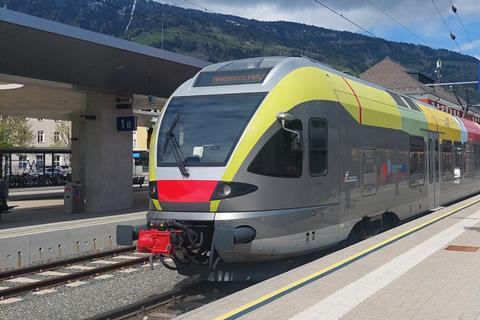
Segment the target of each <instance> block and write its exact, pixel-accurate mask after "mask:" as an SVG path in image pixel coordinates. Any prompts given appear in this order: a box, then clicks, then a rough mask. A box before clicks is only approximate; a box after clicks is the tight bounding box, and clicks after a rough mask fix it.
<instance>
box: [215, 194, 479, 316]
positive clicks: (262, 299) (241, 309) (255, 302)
mask: <svg viewBox="0 0 480 320" xmlns="http://www.w3.org/2000/svg"><path fill="white" fill-rule="evenodd" d="M479 202H480V199H477V200H475V201H472V202H469V203H467V204H465V205H462V206H460V207H458V208H456V209H453V210H451V211H449V212H447V213H444V214H442V215H440V216H438V217H436V218H434V219H432V220H429V221H427V222H424V223H422V224H420V225H418V226H415V227H413V228H411V229H408V230H406V231H404V232H401V233H399V234H397V235H395V236H393V237H391V238H388V239H386V240H383V241H380V242H379V243H377V244H374V245H373V246H371V247H369V248H367V249H365V250H362V251H360V252H357V253H356V254H354V255H351V256H350V257H348V258H345V259H343V260H340V261H338V262H336V263H334V264H332V265H330V266H328V267H326V268H323V269H322V270H320V271H317V272H314V273H311V274H309V275H308V276H306V277H304V278H302V279H299V280H297V281H294V282H292V283H290V284H287V285H285V286H283V287H281V288H279V289H277V290H275V291H272V292H270V293H267V294H265V295H263V296H261V297H259V298H257V299H255V300H253V301H250V302H248V303H246V304H244V305H242V306H240V307H238V308H236V309H233V310H231V311H229V312H227V313H224V314H222V315H221V316H218V317H216V318H215V320H221V319H229V318H232V317H233V318H235V317H236V316H237V315H239V314H240V313H242V312H244V311H245V310H247V309H249V308H252V307H255V306H256V305H258V304H260V303H262V302H265V301H267V300H268V299H271V298H274V297H275V296H277V295H280V294H282V293H284V292H286V291H288V290H291V289H293V288H294V287H296V286H299V285H301V284H303V283H305V282H307V281H310V280H312V279H313V278H316V277H319V276H321V275H322V274H325V273H327V272H329V271H332V270H334V269H336V268H338V267H340V266H342V265H344V264H347V263H349V262H351V261H352V260H355V259H357V258H359V257H361V256H363V255H365V254H367V253H369V252H371V251H375V250H377V249H379V248H380V247H382V246H385V245H387V244H389V243H391V242H394V241H396V240H398V239H400V238H403V237H405V236H407V235H408V234H410V233H414V232H415V231H418V230H420V229H422V228H425V227H426V226H428V225H431V224H433V223H435V222H437V221H439V220H442V219H444V218H446V217H448V216H450V215H452V214H454V213H457V212H458V211H461V210H463V209H465V208H468V207H470V206H472V205H474V204H476V203H479Z"/></svg>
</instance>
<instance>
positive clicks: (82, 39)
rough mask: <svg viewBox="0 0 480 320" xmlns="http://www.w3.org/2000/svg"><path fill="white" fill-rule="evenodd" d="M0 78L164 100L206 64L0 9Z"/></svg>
mask: <svg viewBox="0 0 480 320" xmlns="http://www.w3.org/2000/svg"><path fill="white" fill-rule="evenodd" d="M0 41H1V43H4V44H8V45H1V46H0V57H1V59H0V74H2V73H3V74H9V75H15V76H22V77H28V78H35V79H42V80H48V81H55V82H61V83H68V84H73V85H77V86H80V87H83V88H93V89H95V90H97V91H106V92H113V93H121V94H129V93H137V94H145V95H150V94H151V95H156V96H160V97H168V96H170V94H171V93H172V92H173V91H174V90H175V89H176V88H177V87H178V86H179V85H180V84H182V83H183V82H184V81H185V80H187V79H189V78H191V77H192V76H194V75H195V73H196V72H198V71H199V70H200V69H201V68H203V67H205V66H207V65H208V64H209V63H208V62H205V61H202V60H198V59H195V58H192V57H187V56H183V55H180V54H176V53H173V52H169V51H165V50H160V49H156V48H153V47H148V46H145V45H141V44H138V43H134V42H131V41H126V40H123V39H119V38H115V37H111V36H107V35H104V34H100V33H96V32H92V31H88V30H84V29H80V28H76V27H72V26H68V25H65V24H61V23H57V22H53V21H49V20H45V19H41V18H38V17H34V16H30V15H26V14H22V13H18V12H15V11H12V10H8V9H5V8H0Z"/></svg>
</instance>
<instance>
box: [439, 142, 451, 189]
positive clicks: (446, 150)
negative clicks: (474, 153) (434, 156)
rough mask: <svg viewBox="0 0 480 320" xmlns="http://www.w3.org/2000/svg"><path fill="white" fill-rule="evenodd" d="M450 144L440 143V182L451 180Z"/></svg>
mask: <svg viewBox="0 0 480 320" xmlns="http://www.w3.org/2000/svg"><path fill="white" fill-rule="evenodd" d="M452 176H453V169H452V142H451V141H448V140H444V141H443V142H442V180H444V181H448V180H452Z"/></svg>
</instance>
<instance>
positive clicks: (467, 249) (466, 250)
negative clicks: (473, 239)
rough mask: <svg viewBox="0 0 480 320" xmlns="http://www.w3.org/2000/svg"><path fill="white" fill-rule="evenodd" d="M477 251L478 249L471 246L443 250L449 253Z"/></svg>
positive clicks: (451, 247)
mask: <svg viewBox="0 0 480 320" xmlns="http://www.w3.org/2000/svg"><path fill="white" fill-rule="evenodd" d="M478 249H479V247H471V246H448V247H446V248H445V250H449V251H461V252H475V251H477V250H478Z"/></svg>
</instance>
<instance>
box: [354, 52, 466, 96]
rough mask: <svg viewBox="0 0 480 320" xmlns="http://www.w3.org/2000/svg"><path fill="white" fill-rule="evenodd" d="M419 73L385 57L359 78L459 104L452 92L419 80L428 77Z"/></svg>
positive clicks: (400, 90) (389, 87)
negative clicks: (429, 85) (427, 84)
mask: <svg viewBox="0 0 480 320" xmlns="http://www.w3.org/2000/svg"><path fill="white" fill-rule="evenodd" d="M419 74H420V73H419V72H414V71H412V70H409V69H408V68H406V67H405V66H403V65H401V64H400V63H398V62H395V61H393V60H392V59H390V58H389V57H386V58H385V59H383V60H382V61H380V62H378V63H377V64H375V65H374V66H373V67H371V68H370V69H368V70H366V71H365V72H363V73H362V74H360V78H361V79H364V80H366V81H370V82H374V83H377V84H379V85H381V86H384V87H386V88H388V89H392V90H395V91H397V92H399V93H403V94H407V95H413V96H422V95H432V96H437V97H439V98H441V99H443V100H445V101H444V102H447V104H450V105H452V104H453V105H458V104H459V103H458V100H457V98H456V96H455V95H454V94H453V93H451V92H449V91H447V90H445V89H443V88H441V87H436V88H432V87H428V86H426V85H425V84H424V83H422V82H421V81H419V80H422V79H425V78H428V77H426V76H424V75H421V76H420V75H419ZM459 99H460V101H461V103H462V105H466V102H465V101H463V100H462V99H461V98H459Z"/></svg>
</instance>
